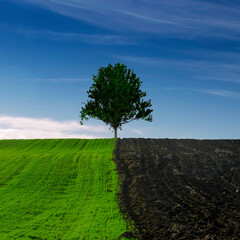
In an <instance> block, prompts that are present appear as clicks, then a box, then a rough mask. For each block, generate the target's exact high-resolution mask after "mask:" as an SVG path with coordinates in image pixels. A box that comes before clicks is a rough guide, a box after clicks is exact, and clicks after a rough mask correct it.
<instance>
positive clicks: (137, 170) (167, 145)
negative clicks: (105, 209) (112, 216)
mask: <svg viewBox="0 0 240 240" xmlns="http://www.w3.org/2000/svg"><path fill="white" fill-rule="evenodd" d="M114 161H115V163H116V165H117V171H118V173H119V178H120V183H121V185H120V192H119V204H120V209H121V211H122V213H123V214H124V216H125V217H126V220H127V221H129V222H132V221H133V222H134V226H135V230H134V231H132V233H131V232H126V233H125V236H126V237H127V236H129V237H136V238H137V239H144V240H148V239H167V240H170V239H189V240H192V239H224V240H226V239H231V240H232V239H240V140H192V139H179V140H177V139H144V138H126V139H118V140H117V145H116V149H115V151H114ZM119 239H121V237H119Z"/></svg>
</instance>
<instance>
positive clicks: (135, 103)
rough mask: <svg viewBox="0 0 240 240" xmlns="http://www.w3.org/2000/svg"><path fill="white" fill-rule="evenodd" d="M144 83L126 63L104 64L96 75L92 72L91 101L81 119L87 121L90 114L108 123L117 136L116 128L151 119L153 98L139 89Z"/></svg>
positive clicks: (85, 107)
mask: <svg viewBox="0 0 240 240" xmlns="http://www.w3.org/2000/svg"><path fill="white" fill-rule="evenodd" d="M141 84H142V82H141V81H140V80H139V78H137V77H136V74H135V73H133V70H132V71H131V70H130V69H127V67H126V65H124V64H120V63H117V64H115V66H112V65H111V64H109V65H108V66H107V67H105V68H104V67H101V68H100V69H99V70H98V74H97V75H96V76H94V75H93V84H92V86H91V87H90V89H89V91H87V93H88V97H89V98H90V99H92V100H90V101H88V102H87V103H86V104H85V103H84V102H82V103H83V104H85V106H84V107H82V110H81V112H80V113H81V115H80V117H81V121H80V124H81V125H83V122H82V121H83V119H85V120H88V119H89V118H88V117H87V116H89V117H91V118H95V119H98V120H102V121H103V122H105V123H106V124H107V125H108V124H109V125H110V126H111V127H112V128H113V129H114V130H115V138H116V137H117V128H120V129H121V130H122V128H121V126H122V125H123V124H126V123H129V122H131V121H133V120H138V119H144V120H145V121H149V122H152V115H150V113H151V112H152V111H153V110H152V109H149V108H148V107H151V106H152V104H151V100H148V101H144V100H143V99H142V98H143V97H145V96H146V92H142V91H141V90H140V86H141Z"/></svg>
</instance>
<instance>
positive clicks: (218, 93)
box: [163, 88, 240, 99]
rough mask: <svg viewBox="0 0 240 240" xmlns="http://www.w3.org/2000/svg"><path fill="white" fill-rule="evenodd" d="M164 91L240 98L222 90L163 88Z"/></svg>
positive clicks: (238, 95) (232, 92)
mask: <svg viewBox="0 0 240 240" xmlns="http://www.w3.org/2000/svg"><path fill="white" fill-rule="evenodd" d="M163 90H164V91H184V92H198V93H203V94H209V95H214V96H219V97H227V98H238V99H239V98H240V93H238V92H234V91H228V90H222V89H194V88H163Z"/></svg>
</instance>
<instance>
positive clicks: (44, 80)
mask: <svg viewBox="0 0 240 240" xmlns="http://www.w3.org/2000/svg"><path fill="white" fill-rule="evenodd" d="M33 81H36V82H54V83H61V82H69V83H74V82H76V83H77V82H89V81H91V79H88V78H36V79H33Z"/></svg>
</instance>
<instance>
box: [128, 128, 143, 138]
mask: <svg viewBox="0 0 240 240" xmlns="http://www.w3.org/2000/svg"><path fill="white" fill-rule="evenodd" d="M130 131H132V132H134V133H136V134H138V135H140V136H144V133H143V132H142V131H140V130H138V129H134V128H131V129H130Z"/></svg>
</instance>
